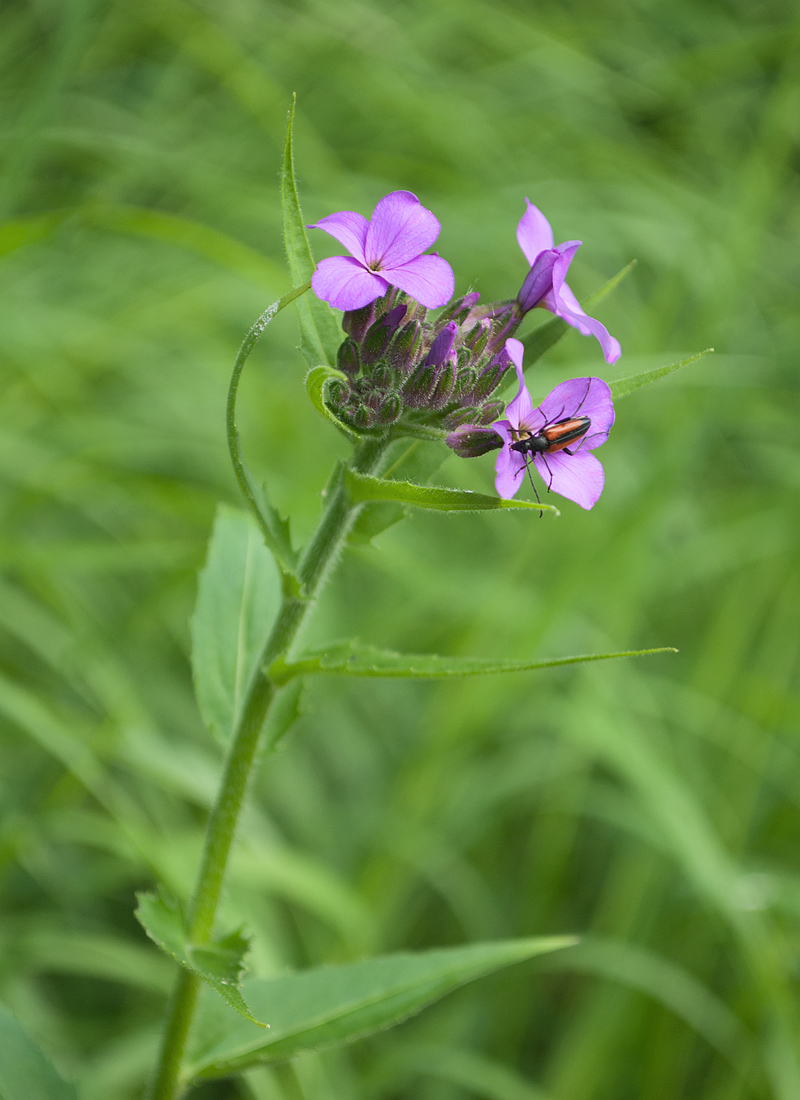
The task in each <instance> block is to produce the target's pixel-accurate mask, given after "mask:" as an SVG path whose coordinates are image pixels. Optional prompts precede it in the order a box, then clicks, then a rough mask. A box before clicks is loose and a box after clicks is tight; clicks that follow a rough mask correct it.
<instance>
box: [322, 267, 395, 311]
mask: <svg viewBox="0 0 800 1100" xmlns="http://www.w3.org/2000/svg"><path fill="white" fill-rule="evenodd" d="M311 287H312V289H313V291H314V293H315V294H316V296H317V297H318V298H321V299H322V301H323V302H328V303H330V305H332V306H333V307H334V308H335V309H342V310H350V309H361V307H362V306H366V305H369V303H370V302H374V301H375V299H376V298H380V297H381V296H382V295H384V294H385V293H386V291H387V290H388V289H389V284H388V283H387V281H386V280H385V279H383V278H381V276H380V275H375V274H374V272H372V271H367V269H366V268H365V267H363V266H362V265H361V264H360V263H359V262H358V260H354V259H352V257H350V256H331V257H330V258H329V259H327V260H320V262H319V264H318V265H317V270H316V271H315V272H314V274H313V276H312V278H311Z"/></svg>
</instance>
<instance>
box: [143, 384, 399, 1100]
mask: <svg viewBox="0 0 800 1100" xmlns="http://www.w3.org/2000/svg"><path fill="white" fill-rule="evenodd" d="M240 369H241V368H240ZM231 422H232V415H231ZM386 446H387V443H386V440H384V439H365V440H363V441H362V442H361V443H359V445H358V446H357V447H356V450H355V452H354V454H353V457H352V459H351V461H350V466H351V467H352V468H353V469H354V470H357V471H358V472H359V473H374V472H375V471H376V470H377V469H378V467H379V465H380V462H381V459H382V457H383V454H384V452H385V450H386ZM344 468H345V467H344V464H340V466H339V469H338V472H337V474H336V475H335V477H334V478H333V479H332V483H331V484H330V486H329V488H328V491H327V500H326V503H325V509H324V511H323V513H322V517H321V519H320V522H319V526H318V527H317V530H316V531H315V533H314V535H313V536H312V538H311V540H310V542H309V543H308V546H307V547H306V549H305V551H304V552H303V555H302V557H301V558H300V562H299V566H298V580H299V581H300V584H301V594H300V595H294V594H292V593H287V594H285V595H284V598H283V602H282V604H281V608H280V611H279V612H278V616H277V618H276V620H275V624H274V626H273V628H272V631H271V632H270V635H269V637H268V638H267V641H266V644H265V646H264V650H263V652H262V656H261V662H260V669H261V670H262V671H259V673H258V674H257V675H256V676H255V677H254V678H253V682H252V683H251V685H250V688H249V690H248V693H247V696H246V699H245V703H244V706H243V708H242V716H241V718H240V720H239V723H238V726H237V728H236V730H235V731H234V735H233V738H232V740H231V745H230V749H229V751H228V756H227V759H226V761H225V768H224V771H223V774H222V779H221V782H220V787H219V791H218V793H217V798H216V801H215V803H214V808H213V810H212V811H211V816H210V818H209V822H208V827H207V829H206V838H205V844H204V848H203V857H202V860H201V863H200V868H199V871H198V874H197V880H196V884H195V889H194V893H193V895H192V900H191V903H190V905H189V912H188V921H187V924H188V935H189V939H190V940H191V942H193V943H208V941H209V940H210V939H211V935H212V932H213V928H214V919H215V916H216V912H217V906H218V905H219V899H220V895H221V893H222V887H223V884H224V881H225V871H226V868H227V864H228V857H229V855H230V850H231V845H232V843H233V838H234V835H235V832H236V825H237V822H238V820H239V814H240V812H241V808H242V804H243V801H244V797H245V794H246V791H247V784H248V780H249V777H250V773H251V771H252V766H253V760H254V758H255V755H256V750H257V748H258V739H259V734H260V732H261V729H262V727H263V724H264V719H265V718H266V715H267V712H268V710H269V706H270V703H271V702H272V699H273V696H274V694H275V687H274V685H273V684H272V683H271V682H270V681H269V679H268V678H267V677H266V675H265V674H264V672H263V669H265V668H268V667H269V665H270V664H271V663H272V662H273V661H274V660H275V659H276V658H277V657H283V656H285V655H286V654H288V652H289V650H290V648H291V646H292V644H293V643H294V640H295V638H296V637H297V634H298V632H299V630H300V629H301V627H302V626H303V623H304V622H305V620H306V618H307V616H308V614H309V612H310V610H311V607H312V605H313V602H314V600H315V598H316V597H317V595H318V594H319V592H320V590H321V588H322V586H323V584H324V583H325V580H326V579H327V577H328V575H329V573H330V570H331V568H332V566H333V565H335V563H336V560H337V557H338V555H339V553H340V551H341V549H342V547H343V545H344V542H345V540H346V538H347V535H348V533H349V531H350V528H351V526H352V524H353V521H354V519H355V517H356V514H357V512H358V509H359V506H358V505H353V504H352V503H351V502H350V500H349V499H348V496H347V493H346V490H345V485H344ZM248 503H250V501H248ZM198 983H199V979H198V978H197V977H196V976H195V975H194V974H192V973H189V972H188V971H185V970H181V971H180V973H179V974H178V976H177V980H176V984H175V988H174V990H173V993H172V997H171V999H170V1002H169V1006H168V1009H167V1018H166V1022H165V1027H164V1035H163V1040H162V1047H161V1055H160V1059H159V1063H158V1067H157V1070H156V1075H155V1078H154V1080H153V1083H152V1086H151V1088H150V1091H149V1096H150V1098H151V1100H175V1098H176V1097H178V1096H179V1095H180V1093H181V1092H182V1090H183V1084H184V1083H183V1082H182V1077H181V1066H182V1063H183V1055H184V1051H185V1047H186V1041H187V1038H188V1035H189V1029H190V1027H191V1023H192V1018H193V1015H194V1009H195V1005H196V1001H197V993H198Z"/></svg>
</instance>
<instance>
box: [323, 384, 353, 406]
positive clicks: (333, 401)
mask: <svg viewBox="0 0 800 1100" xmlns="http://www.w3.org/2000/svg"><path fill="white" fill-rule="evenodd" d="M325 398H326V403H327V404H328V405H330V406H331V408H334V409H341V408H343V407H344V406H345V405H346V404H347V402H348V400H349V399H350V387H349V386H348V384H347V383H346V382H345V381H343V380H342V379H341V378H332V379H331V380H330V382H328V385H327V386H326V387H325Z"/></svg>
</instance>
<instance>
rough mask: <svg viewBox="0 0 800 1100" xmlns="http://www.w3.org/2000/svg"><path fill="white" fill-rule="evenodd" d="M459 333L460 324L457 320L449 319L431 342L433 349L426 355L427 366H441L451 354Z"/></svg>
mask: <svg viewBox="0 0 800 1100" xmlns="http://www.w3.org/2000/svg"><path fill="white" fill-rule="evenodd" d="M457 333H458V325H457V324H456V323H455V321H448V322H447V324H446V325H445V326H444V328H443V329H442V330H441V332H440V333H439V335H438V336H437V337H436V339H435V340H434V341H433V343H432V344H431V350H430V351H429V352H428V354H427V355H426V356H425V366H430V367H439V366H441V365H442V363H444V362H446V360H447V359H448V358H449V356H450V352H451V351H452V350H453V344H454V343H455V339H456V335H457Z"/></svg>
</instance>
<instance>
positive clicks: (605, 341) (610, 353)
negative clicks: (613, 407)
mask: <svg viewBox="0 0 800 1100" xmlns="http://www.w3.org/2000/svg"><path fill="white" fill-rule="evenodd" d="M545 304H546V305H547V308H548V309H551V310H552V312H553V313H555V314H556V315H557V316H558V317H560V318H561V319H562V321H566V322H567V324H568V325H572V327H573V328H576V329H577V330H578V332H580V333H581V334H582V335H583V336H595V337H596V338H597V340H598V342H599V344H600V347H601V348H602V349H603V356H604V357H605V361H606V362H607V363H616V361H617V360H618V359H619V357H620V355H621V354H622V349H621V348H620V346H619V340H617V339H616V338H615V337H613V336H612V335H611V334H610V333H609V331H608V329H607V328H606V326H605V325H604V324H602V323H601V322H600V321H597V320H595V318H594V317H589V315H588V314H586V313H584V311H583V310H582V309H581V306H580V304H579V302H578V299H577V298H576V297H575V295H574V294H573V293H572V291H571V290H570V288H569V287H568V286H567V284H566V283H562V285H561V287H560V289H559V292H558V297H557V298H556V300H555V301H554V302H553V304H552V306H551V305H550V304H549V303H545Z"/></svg>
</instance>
